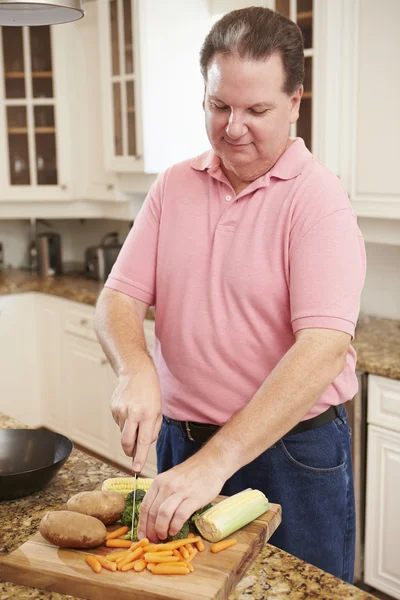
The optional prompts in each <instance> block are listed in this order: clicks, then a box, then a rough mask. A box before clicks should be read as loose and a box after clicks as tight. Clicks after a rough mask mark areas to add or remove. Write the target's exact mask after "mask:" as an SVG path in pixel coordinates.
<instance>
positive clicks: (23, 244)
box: [0, 219, 131, 270]
mask: <svg viewBox="0 0 400 600" xmlns="http://www.w3.org/2000/svg"><path fill="white" fill-rule="evenodd" d="M46 223H47V224H48V226H46V225H44V224H42V223H41V222H40V220H38V222H37V233H43V232H45V231H56V232H57V233H59V234H60V235H61V245H62V260H63V263H64V264H65V265H66V268H67V270H68V267H69V265H70V264H72V263H73V264H82V265H83V262H84V253H85V248H87V247H88V246H96V245H97V244H99V243H100V240H101V238H102V237H103V236H104V235H105V234H106V233H109V232H110V231H117V232H118V234H119V239H120V242H123V241H124V240H125V238H126V236H127V234H128V232H129V229H130V227H131V223H130V222H129V221H117V220H114V219H49V220H48V221H47V220H46ZM29 232H30V224H29V221H28V220H10V221H8V220H7V221H6V220H3V221H0V242H2V244H3V254H4V265H5V266H12V267H16V268H24V267H27V266H28V264H29V263H28V245H29V239H30V237H29V236H30V233H29Z"/></svg>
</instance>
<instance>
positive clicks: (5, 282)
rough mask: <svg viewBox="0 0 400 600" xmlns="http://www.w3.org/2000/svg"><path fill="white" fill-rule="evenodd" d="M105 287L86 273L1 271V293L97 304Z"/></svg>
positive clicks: (151, 312)
mask: <svg viewBox="0 0 400 600" xmlns="http://www.w3.org/2000/svg"><path fill="white" fill-rule="evenodd" d="M103 287H104V283H103V282H102V281H95V280H94V279H88V278H87V277H85V276H84V275H57V276H55V277H40V276H39V275H36V274H34V273H29V272H27V271H22V270H20V269H8V270H7V271H5V272H4V273H0V295H2V294H20V293H23V292H41V293H42V294H50V295H51V296H58V297H60V298H65V299H66V300H73V301H74V302H82V303H83V304H90V305H91V306H95V305H96V302H97V298H98V297H99V295H100V292H101V291H102V289H103ZM147 319H152V320H154V309H153V307H150V308H149V311H148V313H147Z"/></svg>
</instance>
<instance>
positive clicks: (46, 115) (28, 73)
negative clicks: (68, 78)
mask: <svg viewBox="0 0 400 600" xmlns="http://www.w3.org/2000/svg"><path fill="white" fill-rule="evenodd" d="M1 39H2V44H1V45H2V48H1V52H2V61H3V73H4V74H3V79H4V81H3V90H4V109H5V121H6V137H7V146H8V148H7V149H8V163H9V164H8V171H9V183H10V185H11V186H21V185H22V186H49V185H57V184H58V172H57V145H56V127H55V110H56V109H55V94H54V82H53V65H52V47H51V36H50V27H49V26H37V27H2V28H1Z"/></svg>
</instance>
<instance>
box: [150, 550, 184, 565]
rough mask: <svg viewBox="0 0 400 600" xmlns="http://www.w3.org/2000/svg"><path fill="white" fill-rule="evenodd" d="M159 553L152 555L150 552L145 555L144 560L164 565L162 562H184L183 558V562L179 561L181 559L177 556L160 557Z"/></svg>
mask: <svg viewBox="0 0 400 600" xmlns="http://www.w3.org/2000/svg"><path fill="white" fill-rule="evenodd" d="M158 555H159V552H154V554H151V553H150V552H146V554H145V555H144V560H145V561H146V562H153V563H162V562H181V561H182V557H181V560H179V558H178V557H177V556H158Z"/></svg>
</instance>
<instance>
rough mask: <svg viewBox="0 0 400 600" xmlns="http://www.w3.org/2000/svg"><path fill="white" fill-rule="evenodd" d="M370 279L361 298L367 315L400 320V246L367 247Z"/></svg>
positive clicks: (366, 280)
mask: <svg viewBox="0 0 400 600" xmlns="http://www.w3.org/2000/svg"><path fill="white" fill-rule="evenodd" d="M365 247H366V251H367V276H366V279H365V285H364V289H363V293H362V296H361V311H362V312H363V313H365V314H369V315H375V316H379V317H386V318H388V319H400V246H389V245H385V244H374V243H366V244H365Z"/></svg>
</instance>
